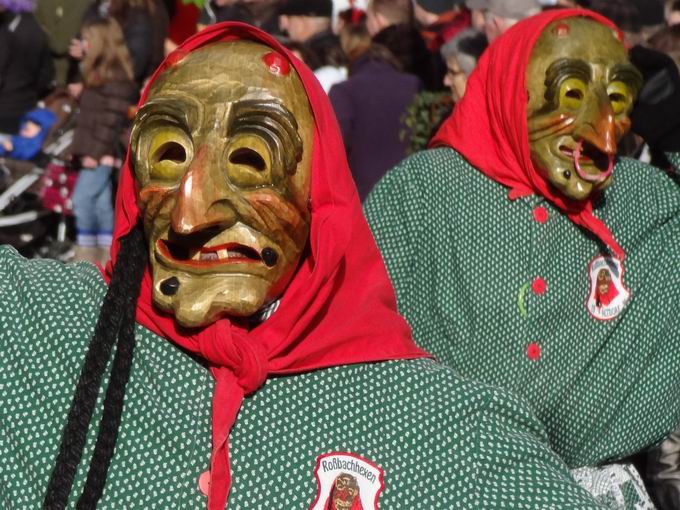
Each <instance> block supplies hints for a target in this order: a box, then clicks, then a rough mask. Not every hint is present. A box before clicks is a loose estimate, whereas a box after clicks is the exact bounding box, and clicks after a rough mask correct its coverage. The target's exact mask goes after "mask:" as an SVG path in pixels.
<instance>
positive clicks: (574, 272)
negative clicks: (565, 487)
mask: <svg viewBox="0 0 680 510" xmlns="http://www.w3.org/2000/svg"><path fill="white" fill-rule="evenodd" d="M675 160H676V161H674V162H675V163H676V164H677V162H678V161H677V157H676V158H675ZM613 175H614V182H613V184H612V186H611V187H610V188H609V189H608V190H607V191H606V192H605V193H604V195H603V196H602V197H601V198H600V200H599V201H598V202H597V203H596V204H595V205H594V215H595V216H597V217H599V218H600V219H601V220H602V221H604V223H605V224H606V225H607V226H608V227H609V229H610V230H611V231H612V233H613V235H614V237H615V238H616V239H617V241H618V242H619V244H620V245H621V246H622V247H623V249H624V251H625V253H626V258H625V260H623V261H619V260H616V259H612V258H609V257H607V255H608V252H607V250H606V248H605V247H603V245H602V244H601V243H599V242H598V241H597V240H596V239H595V238H594V237H593V236H592V235H590V234H589V233H587V232H586V231H584V230H582V229H581V228H579V227H578V226H576V225H575V224H574V223H572V222H571V221H570V220H569V219H568V218H567V217H566V216H565V215H564V214H562V213H561V212H560V211H559V210H558V209H556V208H555V207H553V206H552V205H551V204H550V203H548V202H547V201H546V200H544V199H542V198H541V197H537V196H531V197H526V198H520V199H517V200H514V201H511V200H509V199H508V197H507V188H505V187H504V186H502V185H500V184H498V183H496V182H495V181H493V180H491V179H489V178H487V177H486V176H484V175H483V174H482V173H481V172H479V171H478V170H477V169H475V168H474V167H472V166H471V165H470V164H468V163H467V161H466V160H465V159H464V158H463V157H462V156H461V155H459V154H458V153H457V152H455V151H454V150H453V149H450V148H441V149H435V150H429V151H425V152H421V153H418V154H415V155H414V156H413V157H411V158H409V159H407V160H405V161H404V162H402V163H401V164H400V165H399V166H398V167H396V168H395V169H393V170H392V171H390V172H389V173H388V174H387V175H386V176H385V178H384V179H383V180H382V181H381V182H380V183H379V184H378V185H377V187H376V188H375V189H374V191H373V193H372V194H371V195H370V196H369V199H368V201H367V203H366V205H365V211H366V214H367V217H368V220H369V223H370V225H371V228H372V230H373V233H374V235H375V237H376V240H377V242H378V246H379V248H380V249H381V251H382V254H383V257H384V259H385V262H386V265H387V268H388V272H389V273H390V277H391V278H392V282H393V284H394V286H395V289H396V292H397V299H398V305H399V309H400V312H401V313H403V314H404V315H405V316H406V318H407V319H408V321H409V323H410V324H411V326H412V328H413V332H414V338H415V339H416V342H417V343H418V344H419V345H420V346H421V347H423V348H425V349H426V350H429V351H430V352H431V353H433V354H434V355H435V356H436V357H437V358H438V359H439V360H440V361H441V362H443V363H444V364H446V365H448V366H451V367H453V368H455V369H456V370H457V371H458V372H459V373H461V374H462V375H464V376H466V377H470V378H472V379H475V380H479V381H484V382H487V383H491V384H494V385H498V386H501V387H504V388H506V389H509V390H511V391H513V392H515V393H516V394H518V395H521V396H523V397H525V398H526V399H527V400H528V401H529V402H530V404H531V405H532V407H533V409H534V411H535V412H536V413H537V415H538V417H539V419H540V420H541V421H542V422H543V424H544V425H545V427H546V430H547V432H548V435H549V437H550V444H551V446H552V447H553V448H554V449H555V451H556V452H557V453H558V454H559V455H560V456H561V457H562V458H563V459H564V460H565V461H566V462H567V464H568V465H569V466H571V467H578V466H588V465H598V464H601V463H606V462H611V461H615V460H618V459H622V458H624V457H626V456H628V455H630V454H632V453H634V452H638V451H640V450H642V449H644V448H646V447H648V446H650V445H652V444H654V443H656V442H658V441H660V440H661V439H663V438H664V437H665V436H666V435H667V434H668V433H670V432H671V431H672V430H673V429H674V428H675V427H676V426H677V425H678V422H679V421H680V271H679V270H678V263H679V261H680V188H678V184H677V183H676V182H675V181H674V178H673V177H672V176H671V175H669V174H667V173H666V172H664V171H663V170H661V169H659V168H655V167H652V166H649V165H644V164H642V163H640V162H638V161H635V160H631V159H622V160H621V161H619V162H618V163H617V165H616V167H615V169H614V174H613Z"/></svg>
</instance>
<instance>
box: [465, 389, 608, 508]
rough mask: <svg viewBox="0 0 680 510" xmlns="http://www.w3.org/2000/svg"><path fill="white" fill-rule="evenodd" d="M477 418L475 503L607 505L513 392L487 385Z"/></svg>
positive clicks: (491, 505) (493, 505)
mask: <svg viewBox="0 0 680 510" xmlns="http://www.w3.org/2000/svg"><path fill="white" fill-rule="evenodd" d="M476 419H477V420H478V423H477V431H478V432H477V438H476V441H477V445H476V446H477V455H476V464H477V466H476V476H475V482H474V487H475V489H474V490H475V492H476V493H477V501H478V504H477V505H475V508H526V509H536V510H539V509H541V510H542V509H546V508H559V509H560V510H566V509H574V510H576V509H578V510H585V509H595V508H605V507H602V506H599V505H598V504H597V503H596V502H595V500H594V499H593V497H592V496H591V495H590V494H589V493H588V492H587V491H586V490H585V489H583V488H582V487H580V486H579V485H578V484H577V483H576V481H575V480H574V479H573V477H572V476H571V474H570V472H569V470H568V469H567V467H566V465H565V464H564V463H563V462H562V460H561V459H560V458H559V457H558V456H557V454H556V453H555V452H553V451H552V450H551V449H550V447H549V446H548V441H547V438H546V435H545V432H544V431H543V428H542V425H541V424H540V422H539V421H538V419H537V418H536V417H534V416H533V414H531V412H530V411H529V409H528V406H527V405H526V404H525V403H524V402H522V401H521V400H519V399H518V398H517V397H515V396H514V395H512V394H510V393H509V392H505V391H502V390H490V397H489V398H488V400H487V403H486V406H485V408H483V410H482V411H481V412H480V413H479V414H478V415H477V416H476Z"/></svg>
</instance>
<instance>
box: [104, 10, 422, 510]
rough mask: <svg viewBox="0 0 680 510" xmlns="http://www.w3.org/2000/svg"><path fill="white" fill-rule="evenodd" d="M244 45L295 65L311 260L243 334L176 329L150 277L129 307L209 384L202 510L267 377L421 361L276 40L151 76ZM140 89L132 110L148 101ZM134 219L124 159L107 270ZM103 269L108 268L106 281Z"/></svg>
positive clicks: (203, 38) (221, 503) (222, 36)
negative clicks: (307, 163) (304, 134)
mask: <svg viewBox="0 0 680 510" xmlns="http://www.w3.org/2000/svg"><path fill="white" fill-rule="evenodd" d="M237 39H247V40H251V41H255V42H258V43H261V44H264V45H266V46H269V47H271V48H272V50H274V51H276V52H278V53H280V54H281V55H283V56H284V58H286V59H287V60H288V61H290V62H291V64H292V65H293V66H294V68H295V70H296V71H297V73H298V74H299V76H300V78H301V80H302V83H303V85H304V87H305V89H306V92H307V95H308V97H309V102H310V104H311V108H312V112H313V114H314V118H315V124H316V127H315V133H314V147H313V151H312V188H311V217H312V219H311V232H310V239H309V250H308V251H307V253H309V255H308V256H306V257H305V258H304V260H303V261H302V262H301V265H300V267H299V269H298V271H297V273H296V274H295V276H294V277H293V279H292V281H291V283H290V284H289V286H288V288H287V289H286V291H285V293H284V295H283V297H282V299H281V302H280V304H279V307H278V309H277V311H276V312H275V313H274V314H273V315H272V316H271V317H270V318H269V319H268V320H266V321H265V322H264V323H262V324H260V325H259V326H257V327H255V328H253V329H251V330H246V329H243V328H240V327H238V326H237V325H236V324H232V323H231V322H230V321H229V319H228V318H223V319H220V320H218V321H216V322H215V323H213V324H211V325H209V326H207V327H205V328H201V329H196V330H187V329H183V328H181V327H179V326H178V325H177V323H176V322H175V321H174V319H173V317H172V316H171V315H167V314H164V313H162V312H160V311H158V310H157V309H156V308H155V307H154V306H153V304H152V297H151V296H152V294H151V289H152V283H151V275H150V272H149V269H148V268H147V272H146V274H145V276H144V281H143V284H142V290H141V295H140V298H139V301H138V306H137V321H138V322H139V323H140V324H142V325H144V326H145V327H147V328H148V329H150V330H151V331H153V332H155V333H156V334H158V335H161V336H163V337H165V338H167V339H169V340H171V341H173V342H174V343H176V344H178V345H180V346H182V347H184V348H185V349H188V350H190V351H192V352H195V353H197V354H199V355H200V356H202V357H203V358H205V359H206V360H207V361H208V362H209V364H210V367H211V371H212V374H213V375H214V377H215V379H216V387H215V394H214V397H213V456H212V461H211V484H210V494H209V499H208V508H209V509H210V510H217V509H223V508H224V507H225V505H226V501H227V497H228V493H229V487H230V484H231V478H230V477H231V475H230V469H229V454H228V447H229V445H228V439H229V433H230V430H231V427H232V426H233V424H234V421H235V419H236V416H237V414H238V411H239V409H240V406H241V403H242V400H243V397H244V395H247V394H248V393H252V392H253V391H255V390H256V389H257V388H259V387H260V386H261V385H262V384H263V383H264V381H265V380H266V378H267V377H268V376H270V375H274V374H293V373H300V372H305V371H311V370H316V369H320V368H324V367H331V366H336V365H346V364H352V363H364V362H375V361H384V360H393V359H410V358H419V357H426V356H428V354H426V353H425V352H423V351H422V350H420V349H419V348H418V347H416V345H415V344H414V343H413V340H412V338H411V332H410V329H409V327H408V325H407V323H406V322H405V320H404V319H403V318H402V317H401V316H400V315H399V314H398V313H397V310H396V300H395V296H394V292H393V289H392V286H391V284H390V281H389V278H388V275H387V272H386V270H385V267H384V264H383V262H382V258H381V256H380V253H379V252H378V249H377V247H376V244H375V241H374V240H373V236H372V235H371V232H370V230H369V228H368V225H367V223H366V220H365V219H364V216H363V213H362V210H361V205H360V203H359V199H358V196H357V192H356V188H355V186H354V183H353V181H352V178H351V175H350V172H349V168H348V165H347V161H346V158H345V149H344V146H343V143H342V139H341V136H340V131H339V129H338V126H337V122H336V120H335V115H334V113H333V110H332V108H331V105H330V103H329V101H328V98H327V96H326V94H325V93H324V92H323V90H322V88H321V86H320V85H319V83H318V82H317V81H316V78H315V77H314V75H313V73H312V72H311V71H310V70H309V69H308V68H307V67H306V66H305V65H304V64H302V63H301V62H300V61H299V60H297V59H296V58H295V57H294V56H292V54H291V53H289V52H288V51H287V50H286V49H285V48H283V47H282V46H281V45H280V44H279V43H278V42H277V41H276V40H275V39H274V38H272V37H271V36H269V35H267V34H266V33H264V32H261V31H259V30H257V29H255V28H253V27H250V26H248V25H244V24H241V23H221V24H217V25H213V26H211V27H209V28H207V29H205V30H204V31H202V32H200V33H199V34H197V35H195V36H194V37H192V38H190V39H188V40H187V41H186V42H185V43H184V44H182V45H181V46H180V47H179V48H178V49H177V50H176V51H174V52H173V53H172V54H170V55H169V56H168V57H167V58H166V60H165V61H164V62H163V64H161V66H160V67H159V69H158V70H157V71H156V72H155V74H154V75H153V77H152V79H151V82H153V81H154V80H155V79H156V78H157V77H158V76H159V75H160V74H161V73H162V72H163V71H164V70H165V69H166V68H168V67H170V66H172V65H173V64H174V63H175V62H178V61H179V60H181V59H182V58H183V57H184V56H186V55H187V54H188V53H190V52H191V51H193V50H195V49H197V48H200V47H202V46H204V45H206V44H210V43H213V42H218V41H230V40H237ZM148 89H149V87H148V86H147V88H146V89H145V91H144V92H143V94H142V98H141V100H140V105H141V104H143V103H144V102H145V101H146V97H147V94H148ZM139 220H140V211H139V209H138V207H137V190H136V184H135V179H134V172H133V169H132V167H131V163H130V154H129V153H128V156H127V159H126V163H125V166H124V168H123V170H122V174H121V179H120V184H119V189H118V195H117V198H116V225H115V231H114V242H113V246H112V250H111V256H112V263H115V260H116V255H117V253H118V250H119V247H120V242H119V240H120V238H121V237H122V236H125V235H126V234H127V233H128V232H130V231H131V230H132V228H133V227H134V226H135V225H137V223H138V222H139ZM111 267H112V266H111V265H109V267H107V275H110V270H111Z"/></svg>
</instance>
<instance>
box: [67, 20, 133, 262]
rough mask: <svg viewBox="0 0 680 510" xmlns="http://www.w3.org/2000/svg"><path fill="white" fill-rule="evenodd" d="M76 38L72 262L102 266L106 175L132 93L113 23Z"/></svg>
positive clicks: (107, 241) (109, 218) (87, 28)
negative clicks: (78, 87)
mask: <svg viewBox="0 0 680 510" xmlns="http://www.w3.org/2000/svg"><path fill="white" fill-rule="evenodd" d="M82 35H83V43H84V44H83V47H84V51H85V53H84V56H83V60H82V64H81V71H82V76H83V85H84V88H83V90H82V93H81V94H80V113H79V114H78V117H77V120H76V129H75V132H74V135H73V144H72V146H71V152H72V154H73V156H74V157H75V158H78V159H79V160H80V167H81V171H80V174H79V176H78V181H77V183H76V187H75V190H74V192H73V210H74V214H75V217H76V228H77V247H76V260H89V261H91V262H104V261H105V259H106V257H107V256H108V251H109V248H110V246H111V235H112V233H113V202H112V184H111V174H112V172H113V169H114V167H115V166H116V163H117V161H116V160H118V159H120V156H121V154H120V151H118V150H117V149H118V145H119V138H120V135H121V133H122V131H123V129H124V128H125V126H126V124H127V113H128V108H129V107H130V105H132V104H133V103H134V100H135V97H136V94H137V90H138V87H137V83H136V82H135V79H134V71H133V60H132V58H131V56H130V53H129V51H128V48H127V45H126V44H125V40H124V38H123V32H122V30H121V28H120V26H119V24H118V22H117V21H116V20H115V19H114V18H113V17H109V18H100V19H96V20H91V21H89V22H87V23H86V24H85V25H84V27H83V30H82Z"/></svg>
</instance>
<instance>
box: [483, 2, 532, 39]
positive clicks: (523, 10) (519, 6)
mask: <svg viewBox="0 0 680 510" xmlns="http://www.w3.org/2000/svg"><path fill="white" fill-rule="evenodd" d="M539 12H541V4H540V3H539V2H538V0H489V3H488V8H487V12H486V22H485V24H484V31H485V33H486V38H487V39H488V40H489V42H490V43H491V42H493V41H494V39H496V38H497V37H498V36H500V35H501V34H503V33H505V31H506V30H507V29H508V28H510V27H511V26H513V25H514V24H515V23H517V22H518V21H520V20H522V19H524V18H528V17H529V16H533V15H534V14H538V13H539Z"/></svg>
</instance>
